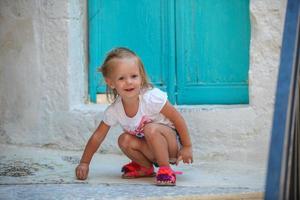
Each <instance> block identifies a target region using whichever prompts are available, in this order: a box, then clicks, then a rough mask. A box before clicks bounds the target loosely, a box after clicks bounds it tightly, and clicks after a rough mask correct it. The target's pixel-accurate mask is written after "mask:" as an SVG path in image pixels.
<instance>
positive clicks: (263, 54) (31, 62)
mask: <svg viewBox="0 0 300 200" xmlns="http://www.w3.org/2000/svg"><path fill="white" fill-rule="evenodd" d="M250 10H251V49H250V53H251V58H250V60H251V61H250V62H251V63H250V71H249V86H250V104H249V105H234V106H205V105H201V106H179V107H177V108H178V109H179V110H180V112H181V113H182V114H183V116H184V118H185V119H186V120H187V123H188V126H189V130H190V134H191V137H192V140H193V145H194V152H195V157H199V158H200V159H206V160H211V159H232V160H241V161H245V162H246V161H257V160H260V161H265V160H266V156H267V152H268V142H269V137H270V130H271V124H272V114H273V105H274V94H275V85H276V79H277V70H278V61H279V53H280V44H281V32H282V23H283V16H284V12H285V0H282V1H280V0H276V1H271V0H264V1H261V0H251V1H250ZM0 27H1V28H0V44H1V46H0V61H1V62H0V142H1V143H8V144H16V145H29V146H40V147H51V148H60V149H72V150H82V149H83V148H84V146H85V144H86V141H87V139H88V138H89V136H90V135H91V134H92V132H93V131H94V130H95V128H96V127H97V125H98V123H99V122H100V121H101V119H102V114H103V110H104V109H105V107H106V105H95V104H90V103H88V102H87V99H88V93H87V88H88V82H87V70H88V64H87V60H88V59H87V5H86V2H84V1H80V0H68V1H67V0H65V1H54V0H16V1H9V0H1V1H0ZM120 131H121V130H120V128H115V129H113V130H112V131H111V132H110V134H109V135H108V136H107V139H106V140H105V141H104V144H103V145H102V147H101V148H100V151H102V152H115V153H120V151H119V150H118V148H117V144H116V140H117V137H118V134H119V133H120Z"/></svg>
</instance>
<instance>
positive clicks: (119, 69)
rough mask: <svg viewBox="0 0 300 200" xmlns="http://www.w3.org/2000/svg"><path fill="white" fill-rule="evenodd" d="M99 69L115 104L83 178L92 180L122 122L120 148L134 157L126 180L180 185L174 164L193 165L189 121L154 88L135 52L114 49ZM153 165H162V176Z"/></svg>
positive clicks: (90, 150)
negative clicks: (93, 166) (94, 164)
mask: <svg viewBox="0 0 300 200" xmlns="http://www.w3.org/2000/svg"><path fill="white" fill-rule="evenodd" d="M99 70H100V71H101V72H102V74H103V77H104V78H105V82H106V84H107V96H108V98H109V99H110V100H111V101H112V102H113V103H112V104H111V105H110V106H109V107H108V108H107V109H106V110H105V112H104V118H103V121H101V122H100V124H99V126H98V128H97V129H96V131H95V132H94V133H93V135H92V136H91V137H90V139H89V141H88V143H87V145H86V147H85V150H84V153H83V155H82V158H81V161H80V164H79V165H78V166H77V168H76V176H77V178H78V179H80V180H84V179H86V178H87V176H88V171H89V164H90V161H91V159H92V156H93V155H94V153H95V152H96V151H97V149H98V148H99V146H100V144H101V143H102V142H103V140H104V138H105V136H106V134H107V132H108V131H109V129H110V127H111V126H114V125H116V124H119V125H121V127H122V128H123V130H124V133H122V134H121V135H120V136H119V139H118V144H119V147H120V148H121V150H122V151H123V152H124V154H125V155H126V156H128V158H130V159H131V162H130V163H128V164H126V165H124V166H123V168H122V172H123V175H122V178H128V179H129V178H138V177H153V176H156V184H157V185H175V184H176V175H175V174H176V172H174V171H173V170H172V169H171V167H170V163H171V164H178V162H180V161H181V160H182V161H183V162H184V163H192V162H193V156H192V143H191V140H190V137H189V134H188V129H187V126H186V123H185V121H184V119H183V117H182V116H181V115H180V113H179V112H178V111H177V110H176V109H175V108H174V107H173V106H172V105H171V104H170V103H169V101H168V100H167V95H166V93H165V92H162V91H161V90H159V89H157V88H153V87H152V85H151V84H150V83H149V81H148V79H147V76H146V72H145V70H144V66H143V63H142V61H141V60H140V58H139V57H138V56H137V55H136V54H135V53H134V52H132V51H131V50H129V49H127V48H116V49H113V50H112V51H111V52H109V53H108V55H107V57H106V59H105V61H104V63H103V65H102V66H101V68H100V69H99ZM153 165H156V166H158V167H159V169H158V172H157V174H155V172H154V167H153Z"/></svg>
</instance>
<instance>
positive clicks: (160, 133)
mask: <svg viewBox="0 0 300 200" xmlns="http://www.w3.org/2000/svg"><path fill="white" fill-rule="evenodd" d="M144 133H145V139H146V143H147V145H148V146H149V148H150V152H153V155H154V157H155V161H156V162H157V163H158V165H159V166H169V159H170V158H177V153H178V150H179V149H178V143H177V138H176V137H177V136H176V132H175V130H173V129H172V128H170V127H168V126H165V125H161V124H155V123H149V124H147V125H145V127H144ZM152 160H153V159H152Z"/></svg>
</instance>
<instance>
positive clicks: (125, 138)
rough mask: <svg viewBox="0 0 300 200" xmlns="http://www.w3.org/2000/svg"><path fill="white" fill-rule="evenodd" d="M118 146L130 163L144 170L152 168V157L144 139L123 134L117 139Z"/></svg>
mask: <svg viewBox="0 0 300 200" xmlns="http://www.w3.org/2000/svg"><path fill="white" fill-rule="evenodd" d="M118 144H119V147H120V148H121V150H122V151H123V153H124V154H125V155H126V156H127V157H128V158H130V159H131V160H132V161H134V162H137V163H139V164H140V165H141V166H144V167H146V168H149V167H152V161H153V158H154V157H153V154H152V152H151V151H150V148H149V146H148V145H147V143H146V142H145V140H144V139H139V138H137V137H136V136H133V135H130V134H128V133H123V134H121V135H120V137H119V139H118Z"/></svg>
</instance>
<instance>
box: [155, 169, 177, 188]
mask: <svg viewBox="0 0 300 200" xmlns="http://www.w3.org/2000/svg"><path fill="white" fill-rule="evenodd" d="M176 174H182V172H179V171H173V170H172V169H171V167H169V166H162V167H160V168H159V170H158V172H157V176H156V185H159V186H175V185H176Z"/></svg>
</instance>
